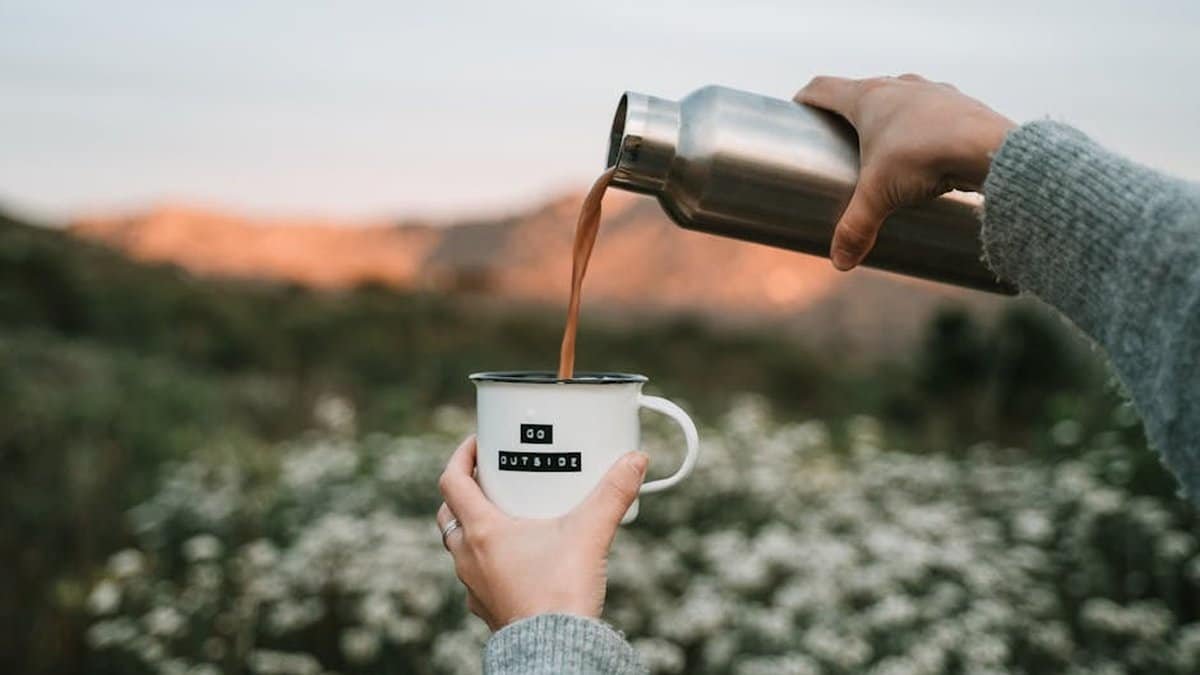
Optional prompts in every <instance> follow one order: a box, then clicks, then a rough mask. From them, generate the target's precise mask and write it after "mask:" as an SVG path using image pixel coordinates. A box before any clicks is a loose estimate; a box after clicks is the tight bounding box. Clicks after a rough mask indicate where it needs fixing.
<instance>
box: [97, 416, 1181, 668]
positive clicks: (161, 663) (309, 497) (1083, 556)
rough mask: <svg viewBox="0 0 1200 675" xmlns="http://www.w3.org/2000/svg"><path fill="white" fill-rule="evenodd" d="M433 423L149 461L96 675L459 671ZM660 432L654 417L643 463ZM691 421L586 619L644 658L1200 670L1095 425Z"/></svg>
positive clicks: (1166, 524)
mask: <svg viewBox="0 0 1200 675" xmlns="http://www.w3.org/2000/svg"><path fill="white" fill-rule="evenodd" d="M331 410H332V408H331ZM350 412H352V411H350ZM338 414H340V415H343V416H344V415H345V414H349V413H348V411H344V410H343V411H340V412H339V413H338ZM330 415H333V413H330ZM1114 417H1115V418H1116V419H1117V420H1120V419H1121V418H1122V415H1121V414H1119V413H1118V414H1115V415H1114ZM1124 417H1128V415H1125V416H1124ZM330 422H331V423H330V425H329V426H331V427H334V428H339V423H338V420H335V419H331V420H330ZM435 422H436V424H435V426H436V427H437V430H436V431H433V432H429V433H426V434H421V435H414V436H402V437H382V436H371V437H367V438H364V439H359V440H352V439H351V436H352V433H350V432H349V431H348V426H347V425H346V424H344V423H342V424H340V428H342V429H343V433H341V434H338V433H328V434H323V435H314V436H312V437H308V438H305V439H302V440H299V441H297V442H295V443H292V444H288V445H286V446H284V447H280V448H278V449H277V451H276V452H274V453H272V454H271V455H270V456H263V457H255V458H238V459H236V460H230V461H228V462H224V463H222V462H212V461H209V462H203V463H202V462H193V463H187V464H182V465H177V466H174V467H172V468H170V470H169V471H168V472H167V473H166V475H165V476H164V477H163V479H162V482H161V487H160V488H159V489H158V491H157V493H156V494H155V496H154V497H153V498H151V499H149V500H148V501H146V502H144V503H142V504H141V505H139V506H138V507H137V508H136V509H134V510H133V511H132V512H131V513H130V514H129V517H130V519H131V521H132V524H133V526H134V529H135V530H136V532H137V533H138V537H139V542H140V543H139V545H138V546H137V547H136V548H130V549H127V550H123V551H119V552H116V553H114V555H113V556H112V557H111V560H110V563H109V565H108V567H107V571H106V573H105V575H104V577H103V578H101V579H98V580H97V581H96V583H95V584H94V585H93V586H92V589H91V591H90V595H89V597H88V606H89V610H90V612H91V613H92V614H93V616H94V621H93V623H92V624H91V627H90V628H89V630H88V633H87V641H88V644H89V647H90V649H91V652H92V655H91V657H90V661H91V666H92V668H91V669H92V670H93V671H95V672H109V673H161V674H162V675H174V674H178V675H185V674H192V675H202V674H203V675H207V674H210V673H212V674H216V673H259V674H263V675H270V674H278V675H284V674H295V675H320V674H323V673H330V672H340V673H418V674H420V673H471V672H478V670H479V654H480V646H481V645H482V643H483V641H484V640H485V639H486V637H487V629H486V627H485V626H484V625H483V624H482V623H481V622H480V621H478V620H477V619H475V618H474V617H471V616H470V615H468V614H466V613H465V610H464V596H463V591H462V589H461V587H460V586H459V584H458V582H457V580H456V579H455V577H454V572H453V569H452V565H451V563H450V560H449V557H448V556H447V554H446V553H445V552H444V551H443V550H442V547H441V542H440V539H439V535H438V533H437V531H436V529H435V526H434V524H433V512H434V509H435V508H436V506H437V504H438V503H439V502H440V498H439V497H438V495H437V489H436V476H437V474H438V473H439V472H440V470H441V467H442V463H443V462H444V460H445V458H446V457H447V455H448V453H449V452H450V450H451V449H452V448H453V447H454V445H455V444H456V443H457V441H458V439H459V438H460V437H461V436H462V435H465V434H466V433H467V432H468V431H469V430H470V427H471V424H472V419H471V417H470V415H469V414H468V413H467V412H465V411H462V410H457V409H443V410H441V411H440V412H439V413H438V415H437V420H435ZM1116 424H1117V421H1114V425H1116ZM1069 431H1071V430H1070V429H1068V428H1065V427H1064V428H1062V429H1060V430H1059V433H1061V434H1063V435H1067V432H1069ZM669 434H670V431H669V430H668V429H666V428H658V427H652V428H650V429H648V430H647V434H646V445H647V449H648V450H649V451H650V453H651V455H652V456H654V457H658V456H660V455H665V454H668V453H669V452H670V451H669V450H668V448H669V447H671V446H672V445H673V442H672V441H673V439H672V438H670V435H669ZM702 436H703V454H702V458H701V462H700V465H699V467H698V469H697V471H696V473H695V475H694V476H693V477H692V478H691V479H689V481H687V482H686V483H685V484H684V485H683V486H681V487H680V488H679V489H676V490H675V491H673V492H670V493H667V494H663V495H653V496H649V497H646V498H645V499H643V502H642V509H641V511H642V514H641V516H640V518H639V521H638V522H637V523H636V524H635V525H634V526H632V527H629V528H626V529H624V530H623V531H622V533H621V534H620V535H619V536H618V538H617V540H616V543H615V545H614V548H613V554H612V561H611V587H610V594H609V603H608V607H607V608H606V616H607V619H608V620H609V621H611V622H612V623H613V624H615V625H616V626H617V627H618V628H620V629H621V630H623V631H625V632H626V633H627V634H628V635H629V636H630V638H631V639H632V640H633V642H634V644H635V646H636V647H637V648H638V650H639V651H640V653H641V654H642V656H643V659H644V660H645V661H646V662H647V664H648V665H649V666H650V667H651V669H652V671H654V672H659V673H726V672H732V673H738V674H741V675H757V674H759V673H762V674H768V673H770V674H772V675H789V674H795V675H808V674H813V675H815V674H818V673H823V674H831V675H832V674H841V673H874V674H879V675H884V674H887V675H901V674H911V675H916V674H919V673H972V674H984V673H1011V672H1024V673H1085V672H1086V673H1106V674H1107V673H1111V674H1114V675H1115V674H1117V673H1146V674H1149V673H1156V674H1171V673H1181V674H1182V673H1196V672H1200V619H1198V618H1197V617H1198V616H1200V550H1198V546H1197V538H1196V534H1195V526H1196V519H1195V518H1194V517H1193V516H1192V515H1191V511H1190V510H1189V509H1187V508H1185V507H1182V506H1181V505H1180V504H1178V503H1167V502H1165V501H1164V500H1161V499H1155V498H1150V497H1144V496H1136V495H1135V494H1133V493H1132V492H1131V491H1129V490H1128V489H1126V488H1125V487H1123V485H1122V471H1121V462H1122V461H1124V460H1122V459H1121V458H1122V457H1123V456H1124V454H1123V453H1125V451H1124V450H1122V449H1121V448H1119V447H1116V443H1117V441H1116V440H1115V439H1116V438H1117V435H1116V434H1109V435H1105V434H1101V435H1099V436H1097V437H1096V438H1094V439H1087V440H1086V441H1085V442H1084V443H1083V447H1084V448H1085V451H1084V452H1083V453H1082V454H1080V455H1079V456H1078V457H1077V458H1075V459H1071V460H1068V461H1062V462H1057V463H1053V462H1048V461H1040V460H1036V459H1030V458H1029V457H1028V456H1027V454H1026V453H1022V452H1018V451H1011V450H1004V449H1000V448H992V447H978V448H973V449H971V450H970V451H968V452H966V453H965V454H964V456H963V457H955V458H949V457H943V456H927V455H915V454H908V453H902V452H896V451H889V450H888V449H887V448H884V447H881V445H882V443H881V440H880V439H881V438H882V436H881V434H880V430H879V429H878V425H877V423H876V422H874V421H873V420H871V419H866V418H862V419H858V420H856V421H855V422H854V424H853V425H852V429H851V433H850V438H849V441H848V449H846V448H835V447H834V446H835V444H834V443H833V442H832V441H831V439H830V434H829V431H828V430H827V429H826V427H825V426H824V425H823V424H822V423H820V422H815V421H809V422H804V423H790V424H789V423H780V422H778V421H775V420H772V419H770V418H769V416H768V414H767V412H766V407H765V406H764V405H763V404H762V403H761V402H759V401H757V400H755V399H753V398H745V399H741V400H739V401H738V402H737V403H736V404H735V405H734V406H733V407H732V409H731V410H730V412H729V413H728V415H727V416H726V417H725V418H724V419H722V420H720V421H719V423H718V424H717V425H715V427H712V428H708V429H704V430H703V431H702ZM215 454H218V455H219V453H215ZM667 464H668V462H662V465H664V466H665V465H667ZM653 471H654V467H653V466H652V468H651V472H652V474H653Z"/></svg>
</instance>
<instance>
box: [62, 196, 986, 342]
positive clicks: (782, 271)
mask: <svg viewBox="0 0 1200 675" xmlns="http://www.w3.org/2000/svg"><path fill="white" fill-rule="evenodd" d="M581 198H582V195H580V194H573V195H569V196H565V197H562V198H559V199H555V200H552V201H550V202H548V203H546V204H544V205H542V206H541V207H539V208H535V209H533V210H530V211H528V212H526V213H520V214H516V215H512V216H509V217H502V218H496V219H492V220H477V221H472V222H461V223H456V224H450V225H443V226H434V225H430V224H427V223H401V224H393V223H388V222H379V221H377V222H337V221H330V220H315V219H303V218H301V219H289V218H264V217H251V216H243V215H236V214H232V213H228V212H223V211H218V210H213V209H206V208H197V207H189V206H179V205H167V206H161V207H158V208H154V209H151V210H148V211H145V212H142V213H135V214H124V215H118V216H91V217H86V218H79V219H76V220H75V221H74V222H72V223H71V224H70V228H69V231H70V232H71V233H73V234H75V235H77V236H79V237H83V238H85V239H89V240H94V241H98V242H102V243H104V244H107V245H109V246H112V247H115V248H117V249H120V250H122V251H124V252H125V253H126V254H128V255H129V256H131V257H133V258H135V259H138V260H143V261H154V262H170V263H175V264H178V265H180V266H182V267H184V268H186V269H188V270H190V271H191V272H193V273H195V274H199V275H206V276H219V277H237V278H254V279H275V280H283V281H289V282H296V283H300V284H304V285H310V286H316V287H323V288H344V287H350V286H354V285H357V284H362V283H369V282H370V283H382V284H387V285H391V286H395V287H399V288H404V289H419V290H430V291H437V292H456V293H467V294H477V295H480V296H482V297H485V298H496V299H507V300H517V301H526V302H535V303H551V304H563V303H565V300H566V295H567V288H568V280H569V279H570V267H571V241H572V238H573V235H574V223H575V218H576V215H577V211H578V208H579V202H580V199H581ZM584 297H585V305H587V306H588V307H592V308H595V309H593V310H592V311H609V312H612V311H613V310H619V312H620V313H633V314H635V315H636V314H637V313H639V312H654V313H658V312H685V313H690V314H698V315H702V316H705V317H709V318H714V319H717V320H721V321H735V322H741V321H747V320H754V321H757V320H761V319H763V318H769V319H771V320H774V321H782V322H785V323H789V324H793V325H795V326H798V327H800V328H801V329H803V330H806V331H807V330H815V331H817V332H819V333H821V334H829V335H831V336H837V339H839V340H841V339H845V338H846V336H847V335H850V336H852V339H855V340H860V341H866V342H877V341H880V340H883V341H886V340H888V339H890V338H892V337H896V336H904V335H911V334H912V333H913V332H914V331H915V330H916V329H917V328H918V327H919V326H921V325H923V323H924V320H925V318H926V317H927V315H928V313H929V312H930V311H932V309H933V308H934V307H936V306H938V305H941V304H945V303H946V302H955V303H960V304H965V305H968V306H971V307H975V308H980V309H983V310H985V311H986V310H987V309H988V308H991V307H994V306H995V305H996V304H997V299H995V298H992V297H991V296H987V295H985V294H980V293H973V292H968V291H962V290H958V289H953V288H950V287H947V286H942V285H938V284H932V283H927V282H921V281H916V280H911V279H906V278H902V277H897V276H894V275H888V274H884V273H879V272H873V271H870V270H856V271H854V272H852V273H849V274H841V273H838V272H836V271H835V270H833V269H832V267H831V266H830V265H829V262H828V261H827V260H824V259H822V258H818V257H814V256H806V255H801V254H798V253H794V252H790V251H783V250H778V249H773V248H769V247H766V246H761V245H757V244H748V243H744V242H739V241H734V240H730V239H724V238H720V237H715V236H711V235H707V234H702V233H697V232H691V231H688V230H684V229H682V228H679V227H676V226H675V225H674V224H673V223H671V222H670V220H668V218H667V217H666V216H665V215H664V214H663V213H662V211H661V209H659V207H658V205H657V204H656V203H655V202H654V201H653V200H652V199H649V198H645V197H639V196H635V195H631V194H627V193H623V192H611V193H609V194H608V195H607V196H606V197H605V213H604V219H603V221H602V225H601V230H600V235H599V239H598V240H597V244H596V248H595V252H594V255H593V258H592V262H591V264H590V265H589V270H588V278H587V282H586V284H585V286H584Z"/></svg>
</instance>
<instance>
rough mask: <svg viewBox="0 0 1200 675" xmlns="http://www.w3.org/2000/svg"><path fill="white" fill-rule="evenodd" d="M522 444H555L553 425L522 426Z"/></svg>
mask: <svg viewBox="0 0 1200 675" xmlns="http://www.w3.org/2000/svg"><path fill="white" fill-rule="evenodd" d="M521 442H522V443H540V444H543V445H548V444H550V443H553V442H554V425H553V424H522V425H521Z"/></svg>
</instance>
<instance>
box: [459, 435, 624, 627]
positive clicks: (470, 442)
mask: <svg viewBox="0 0 1200 675" xmlns="http://www.w3.org/2000/svg"><path fill="white" fill-rule="evenodd" d="M647 461H648V458H647V457H646V455H645V454H644V453H641V452H631V453H629V454H627V455H625V456H624V457H622V458H621V459H619V460H617V463H616V464H614V465H613V467H612V468H611V469H609V471H608V473H607V474H605V476H604V478H603V479H601V481H600V484H599V485H597V486H596V488H595V489H594V490H592V492H591V494H590V495H588V497H587V498H586V499H585V500H584V501H583V503H581V504H580V505H579V506H577V507H576V508H575V509H574V510H573V511H571V512H570V513H568V514H567V515H565V516H562V517H560V518H548V519H535V518H512V517H509V516H507V515H505V514H504V513H502V512H501V511H500V510H499V509H498V508H496V506H495V505H493V504H492V503H491V502H490V501H488V499H487V497H485V496H484V494H483V492H482V491H481V490H480V489H479V485H478V484H477V483H476V482H475V479H474V478H473V477H472V471H473V470H474V468H475V437H474V436H471V437H469V438H467V440H465V441H463V443H462V445H460V446H459V447H458V449H457V450H455V451H454V455H453V456H452V457H451V458H450V462H449V463H448V464H447V465H446V470H445V471H444V472H443V473H442V477H441V480H440V481H439V485H440V487H441V490H442V496H443V497H444V498H445V500H446V502H445V503H444V504H442V506H441V508H439V509H438V513H437V523H438V528H439V529H444V528H445V527H446V524H447V523H449V522H450V519H451V518H457V519H458V520H459V523H460V527H459V528H457V529H455V530H453V531H451V532H450V534H449V535H448V536H447V537H446V542H445V543H446V548H447V549H448V550H449V551H450V554H451V555H452V556H454V569H455V571H456V572H457V573H458V578H459V579H461V580H462V582H463V584H465V585H466V587H467V591H468V595H467V609H469V610H470V611H471V612H472V613H473V614H475V615H476V616H478V617H479V618H481V619H483V620H484V621H485V622H487V625H488V626H489V627H490V628H491V629H492V630H499V629H500V628H502V627H504V626H506V625H508V624H510V623H512V622H513V621H516V620H518V619H523V618H526V617H530V616H535V615H537V614H545V613H549V612H554V613H563V614H576V615H579V616H587V617H593V618H599V616H600V610H601V609H602V608H603V607H604V591H605V586H606V585H607V571H606V567H607V561H608V547H609V545H610V544H611V543H612V540H613V537H614V536H615V535H616V533H617V526H618V525H620V524H621V518H622V517H623V516H624V515H625V511H626V510H628V509H629V506H630V504H632V503H633V500H634V499H636V498H637V495H638V489H639V488H641V485H642V479H643V478H645V476H646V464H647Z"/></svg>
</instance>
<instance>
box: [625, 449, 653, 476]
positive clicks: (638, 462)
mask: <svg viewBox="0 0 1200 675" xmlns="http://www.w3.org/2000/svg"><path fill="white" fill-rule="evenodd" d="M649 464H650V455H647V454H646V453H644V452H641V451H638V452H635V453H633V456H632V457H630V458H629V466H631V467H633V470H634V471H637V472H638V475H645V474H646V467H647V466H648V465H649Z"/></svg>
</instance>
